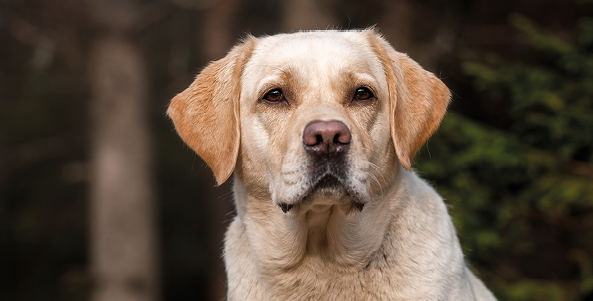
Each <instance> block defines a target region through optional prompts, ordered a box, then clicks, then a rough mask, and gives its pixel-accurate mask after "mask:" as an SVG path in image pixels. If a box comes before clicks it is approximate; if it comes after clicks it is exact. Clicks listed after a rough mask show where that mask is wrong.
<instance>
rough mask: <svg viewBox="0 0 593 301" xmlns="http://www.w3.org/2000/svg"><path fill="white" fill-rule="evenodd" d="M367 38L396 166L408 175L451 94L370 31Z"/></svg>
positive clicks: (428, 73)
mask: <svg viewBox="0 0 593 301" xmlns="http://www.w3.org/2000/svg"><path fill="white" fill-rule="evenodd" d="M369 37H370V38H369V39H370V40H371V45H372V46H373V48H374V50H375V52H376V53H377V55H378V56H379V57H380V58H381V60H382V63H383V67H384V69H385V72H386V76H387V84H388V88H389V103H390V124H391V138H392V140H393V144H394V146H395V151H396V154H397V157H398V159H399V161H400V164H401V165H402V166H403V167H404V168H405V169H407V170H408V171H409V170H411V169H412V159H414V156H415V155H416V153H417V152H418V150H420V148H421V147H422V145H424V143H425V142H426V140H428V138H429V137H430V136H431V135H432V134H433V133H434V132H435V131H436V129H437V128H438V127H439V124H440V123H441V120H442V119H443V117H444V115H445V112H446V110H447V106H448V104H449V101H450V99H451V92H450V91H449V89H448V88H447V86H445V84H444V83H443V82H442V81H441V80H440V79H438V78H437V77H436V76H435V75H434V74H432V73H430V72H428V71H426V70H424V69H423V68H422V67H420V65H418V63H416V62H415V61H413V60H412V59H410V58H409V57H408V56H407V55H405V54H403V53H399V52H397V51H395V50H394V49H393V47H391V45H389V43H388V42H387V41H385V40H384V39H383V38H382V37H381V36H380V35H379V34H377V33H376V32H375V31H374V30H369Z"/></svg>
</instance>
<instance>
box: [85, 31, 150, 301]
mask: <svg viewBox="0 0 593 301" xmlns="http://www.w3.org/2000/svg"><path fill="white" fill-rule="evenodd" d="M90 64H91V65H90V83H91V90H92V102H91V117H92V129H91V142H92V145H91V147H92V149H91V164H92V182H91V192H90V219H91V224H90V228H91V229H90V230H91V231H90V234H91V248H90V253H91V256H90V258H91V269H92V275H93V280H94V287H93V291H92V294H91V300H93V301H128V300H129V301H156V300H158V299H160V298H159V281H158V280H159V279H158V276H157V275H158V260H157V258H158V251H157V245H158V244H157V235H156V234H157V230H156V223H155V204H154V193H153V188H152V187H153V186H152V167H151V162H152V154H151V145H150V134H149V133H150V131H149V129H148V128H149V127H148V124H147V116H146V115H147V110H146V108H147V107H148V98H147V94H148V93H147V91H146V89H147V79H146V69H145V62H144V61H143V59H142V56H141V55H140V52H139V50H138V48H137V47H136V46H135V45H134V44H133V43H132V42H131V41H130V40H129V39H128V38H124V37H123V34H122V35H120V34H117V33H116V32H115V31H109V33H108V34H106V35H105V36H103V37H100V38H98V40H97V41H96V42H95V43H94V46H93V50H92V57H91V61H90Z"/></svg>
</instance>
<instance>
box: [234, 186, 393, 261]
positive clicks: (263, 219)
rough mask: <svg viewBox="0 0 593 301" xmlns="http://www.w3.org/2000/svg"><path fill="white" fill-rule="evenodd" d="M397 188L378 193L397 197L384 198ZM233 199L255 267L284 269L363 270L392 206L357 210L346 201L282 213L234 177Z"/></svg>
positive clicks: (379, 241) (381, 237) (382, 233)
mask: <svg viewBox="0 0 593 301" xmlns="http://www.w3.org/2000/svg"><path fill="white" fill-rule="evenodd" d="M396 179H397V177H396ZM394 181H396V182H397V180H394ZM399 186H400V185H391V187H392V190H391V191H383V194H382V196H381V198H383V199H392V200H393V199H397V198H396V197H395V196H393V197H390V196H389V195H390V194H393V195H395V194H397V193H398V190H400V187H399ZM235 197H236V198H237V200H236V202H237V204H236V205H237V212H238V215H239V218H240V219H241V220H242V222H243V223H244V225H245V227H246V231H245V232H246V233H247V235H248V240H249V244H250V247H251V248H252V250H251V251H252V252H253V253H254V255H255V257H256V258H257V260H259V261H260V266H262V267H268V268H270V269H281V270H284V271H286V270H290V269H295V268H298V267H299V266H302V265H309V264H316V265H319V264H321V265H328V264H329V265H332V266H333V267H334V268H336V267H337V268H343V269H344V270H352V269H353V268H354V269H358V268H363V267H364V266H366V265H367V264H369V262H370V261H371V260H372V257H373V256H374V255H375V254H374V253H376V252H377V250H378V249H380V247H381V244H382V243H383V240H384V236H385V232H386V229H387V226H388V224H389V223H390V222H391V219H392V218H393V214H392V210H393V207H394V206H397V204H393V203H390V202H374V201H372V200H371V201H369V202H368V203H366V204H365V206H364V208H363V210H362V211H359V210H358V209H355V208H354V207H353V205H352V204H351V203H344V204H342V205H338V204H327V203H324V204H319V205H315V204H314V205H312V206H309V207H308V208H307V210H306V211H298V208H296V209H297V210H294V212H293V210H291V211H289V212H288V213H284V212H282V210H280V208H278V206H277V205H274V204H273V203H272V201H270V200H269V199H261V198H258V197H256V196H253V195H249V194H248V190H247V189H245V186H244V185H243V183H242V182H241V180H240V179H238V178H236V179H235ZM348 207H349V208H348ZM263 208H265V209H263ZM260 251H261V252H260Z"/></svg>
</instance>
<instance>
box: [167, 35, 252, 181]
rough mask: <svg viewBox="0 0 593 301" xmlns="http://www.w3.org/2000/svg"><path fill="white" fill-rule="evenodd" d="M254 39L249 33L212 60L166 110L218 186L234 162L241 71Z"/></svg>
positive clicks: (237, 144)
mask: <svg viewBox="0 0 593 301" xmlns="http://www.w3.org/2000/svg"><path fill="white" fill-rule="evenodd" d="M255 40H256V39H255V38H253V37H251V36H250V37H248V38H247V39H245V40H244V41H243V42H242V43H241V44H239V45H237V46H235V47H234V48H233V49H232V50H231V51H230V52H229V53H228V54H227V55H226V56H225V57H224V58H222V59H220V60H218V61H214V62H211V63H210V64H209V65H208V66H206V68H205V69H204V70H202V72H200V74H198V76H197V77H196V79H195V80H194V82H193V83H192V84H191V85H190V86H189V87H188V88H187V89H185V91H183V92H181V93H179V94H177V96H175V97H174V98H173V100H171V103H170V104H169V109H168V110H167V114H168V115H169V117H170V118H171V119H172V120H173V124H174V125H175V129H176V130H177V133H178V134H179V136H181V138H182V139H183V141H185V143H186V144H187V145H188V146H189V147H190V148H192V149H193V150H194V151H195V152H196V153H197V154H198V155H199V156H200V157H202V159H204V161H205V162H206V164H208V166H209V167H210V168H211V169H212V172H213V173H214V176H215V178H216V182H217V183H218V185H220V184H222V183H224V182H225V181H226V180H227V179H228V178H229V177H230V175H231V174H232V173H233V170H234V169H235V164H236V162H237V156H238V153H239V143H240V142H239V141H240V129H239V104H238V101H239V97H240V92H241V74H242V72H243V66H244V64H245V63H246V62H247V60H248V59H249V57H250V55H251V52H252V51H253V47H254V45H255Z"/></svg>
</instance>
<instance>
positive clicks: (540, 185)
mask: <svg viewBox="0 0 593 301" xmlns="http://www.w3.org/2000/svg"><path fill="white" fill-rule="evenodd" d="M511 22H512V24H513V25H514V26H515V27H516V28H518V29H519V30H520V31H521V32H523V34H524V35H525V37H526V40H528V41H529V43H530V44H531V45H532V46H533V47H534V48H535V49H536V51H535V53H536V55H531V56H530V57H529V58H526V59H525V60H524V61H521V62H514V61H507V60H505V59H501V58H498V57H495V56H490V57H488V58H487V59H486V60H485V62H481V63H480V62H468V63H465V64H464V70H465V71H466V72H467V74H470V75H473V76H474V77H475V79H476V80H475V87H476V89H477V90H478V91H482V93H484V95H486V96H487V97H489V99H490V101H492V102H497V103H498V104H499V105H501V106H505V107H508V112H507V114H508V115H509V119H510V121H509V125H508V127H507V128H504V129H493V128H490V127H488V126H484V125H480V124H478V123H476V122H475V121H471V120H469V119H467V118H466V117H462V116H461V115H458V114H456V113H451V114H449V116H448V117H446V119H445V120H444V122H443V125H442V127H441V129H440V131H439V132H438V134H437V135H435V137H433V138H432V139H431V140H430V142H429V143H428V147H427V149H428V151H427V152H425V153H423V156H424V157H425V158H424V159H421V160H419V162H420V163H419V166H418V169H419V171H420V173H421V174H423V175H424V176H426V177H427V178H430V179H433V180H434V181H435V183H436V186H437V188H438V189H439V191H440V192H441V193H442V195H443V196H444V197H445V198H446V199H448V201H449V203H450V204H451V205H452V207H451V213H452V215H453V217H454V221H455V223H456V225H457V227H458V230H459V235H460V237H461V240H462V245H463V246H464V248H465V253H466V255H467V257H468V260H469V261H470V262H472V263H473V265H474V267H476V268H477V270H478V271H480V272H481V273H480V274H481V275H482V276H483V278H484V279H485V280H486V282H488V283H490V284H491V286H492V288H493V289H494V290H495V292H496V293H497V295H498V296H499V297H500V298H501V299H502V300H516V301H522V300H550V301H552V300H558V301H559V300H579V296H582V295H584V294H585V293H587V292H590V291H592V290H593V238H592V237H591V233H593V164H592V163H593V138H592V137H593V119H592V118H591V116H593V53H592V52H591V50H592V49H593V19H590V18H583V19H581V20H580V22H579V24H580V31H579V32H580V36H579V37H578V39H577V42H575V43H569V42H566V41H564V40H562V39H560V38H558V37H556V36H554V35H552V34H549V33H547V32H546V31H544V30H542V29H541V28H539V27H538V26H537V25H536V24H535V23H534V22H532V21H530V20H529V19H527V18H526V17H523V16H522V15H519V14H515V15H512V17H511ZM431 158H432V159H431Z"/></svg>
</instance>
